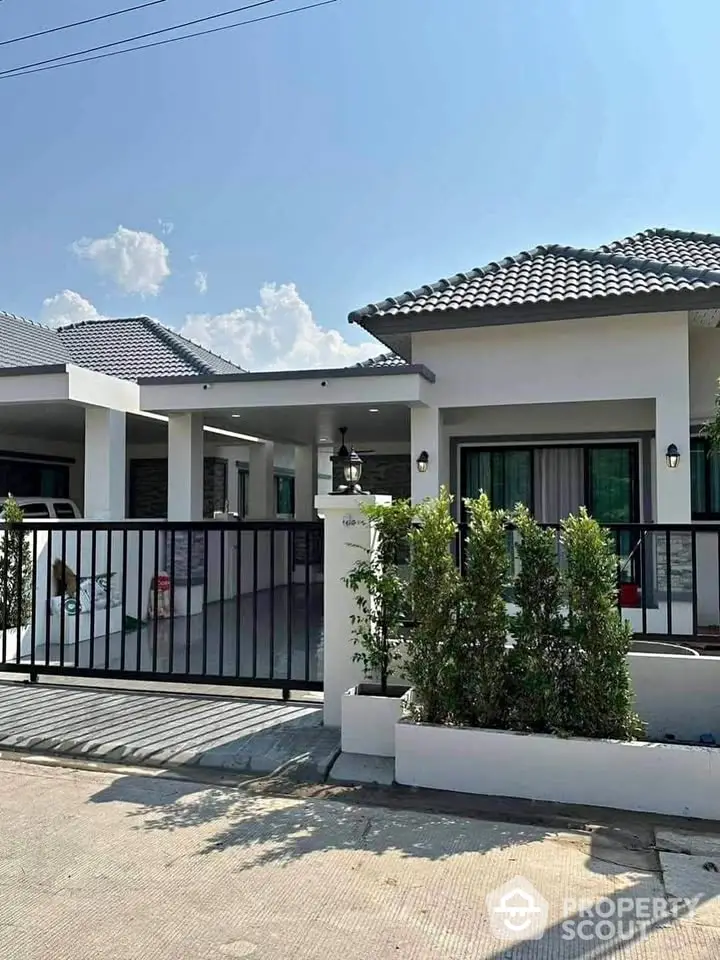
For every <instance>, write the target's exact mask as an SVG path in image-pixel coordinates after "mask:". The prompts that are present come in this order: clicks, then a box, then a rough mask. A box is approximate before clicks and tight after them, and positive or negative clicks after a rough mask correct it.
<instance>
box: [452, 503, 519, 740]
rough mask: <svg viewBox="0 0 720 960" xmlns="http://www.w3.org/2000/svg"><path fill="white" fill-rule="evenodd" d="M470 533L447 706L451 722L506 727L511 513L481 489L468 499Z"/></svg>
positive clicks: (466, 544) (466, 547)
mask: <svg viewBox="0 0 720 960" xmlns="http://www.w3.org/2000/svg"><path fill="white" fill-rule="evenodd" d="M465 508H466V510H467V514H468V517H469V522H468V537H467V541H466V543H465V550H464V553H463V559H464V562H465V570H464V577H463V580H462V583H461V587H460V593H461V605H460V618H459V622H458V628H457V630H456V631H454V633H453V634H452V635H451V646H452V650H453V657H452V671H451V675H452V678H453V682H452V684H451V686H450V690H451V696H452V702H451V704H450V705H449V707H450V712H451V715H452V717H453V720H454V721H455V722H457V723H461V724H464V725H469V726H482V727H497V726H502V725H503V709H504V702H505V682H506V664H505V645H506V642H507V633H508V627H509V617H508V613H507V605H506V603H505V594H506V592H507V589H508V587H509V585H510V557H509V556H508V550H507V529H506V528H507V515H506V514H505V512H504V511H502V510H493V509H492V507H491V506H490V500H489V498H488V496H487V494H485V493H481V494H480V496H479V497H478V498H477V499H476V500H466V501H465Z"/></svg>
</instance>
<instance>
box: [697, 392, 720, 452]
mask: <svg viewBox="0 0 720 960" xmlns="http://www.w3.org/2000/svg"><path fill="white" fill-rule="evenodd" d="M718 385H719V389H718V390H717V391H716V392H715V406H714V409H713V414H712V416H711V417H710V419H709V420H708V421H707V423H705V424H703V428H702V430H701V431H700V434H701V436H703V437H705V438H706V439H707V441H708V445H709V447H710V451H709V452H712V453H720V380H719V381H718Z"/></svg>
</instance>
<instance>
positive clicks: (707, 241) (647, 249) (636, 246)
mask: <svg viewBox="0 0 720 960" xmlns="http://www.w3.org/2000/svg"><path fill="white" fill-rule="evenodd" d="M598 249H600V250H602V251H608V252H611V253H624V254H627V255H628V256H631V257H642V258H644V259H647V260H659V261H661V262H662V263H677V264H683V265H684V266H693V267H701V268H703V267H704V268H707V269H709V270H720V237H719V236H716V235H715V234H713V233H691V232H689V231H687V230H668V229H667V228H665V227H658V228H656V229H654V230H644V231H643V232H642V233H636V234H635V235H634V236H632V237H625V239H624V240H616V241H615V242H614V243H610V244H608V245H607V246H603V247H599V248H598Z"/></svg>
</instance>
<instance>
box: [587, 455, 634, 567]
mask: <svg viewBox="0 0 720 960" xmlns="http://www.w3.org/2000/svg"><path fill="white" fill-rule="evenodd" d="M585 478H586V480H585V482H586V488H587V507H588V510H589V512H590V514H591V516H593V517H595V519H596V520H597V521H598V522H599V523H636V522H637V521H638V520H639V516H640V510H639V507H640V505H639V499H638V452H637V445H636V444H628V445H623V446H608V445H606V446H597V447H588V448H586V451H585ZM615 536H616V544H615V549H616V551H617V553H618V556H619V557H620V563H621V572H620V578H621V580H625V581H632V580H636V579H637V577H636V573H637V569H636V568H637V562H636V553H634V552H633V547H634V546H635V541H636V537H635V534H634V533H633V532H632V531H631V530H620V531H618V532H617V533H616V534H615Z"/></svg>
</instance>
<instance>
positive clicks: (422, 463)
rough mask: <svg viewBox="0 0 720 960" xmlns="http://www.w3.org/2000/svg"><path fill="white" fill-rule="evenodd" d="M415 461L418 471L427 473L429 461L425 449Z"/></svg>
mask: <svg viewBox="0 0 720 960" xmlns="http://www.w3.org/2000/svg"><path fill="white" fill-rule="evenodd" d="M415 463H416V464H417V468H418V473H427V468H428V464H429V463H430V456H429V454H428V452H427V450H423V452H422V453H421V454H420V456H419V457H418V458H417V460H416V461H415Z"/></svg>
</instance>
